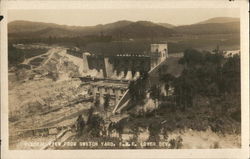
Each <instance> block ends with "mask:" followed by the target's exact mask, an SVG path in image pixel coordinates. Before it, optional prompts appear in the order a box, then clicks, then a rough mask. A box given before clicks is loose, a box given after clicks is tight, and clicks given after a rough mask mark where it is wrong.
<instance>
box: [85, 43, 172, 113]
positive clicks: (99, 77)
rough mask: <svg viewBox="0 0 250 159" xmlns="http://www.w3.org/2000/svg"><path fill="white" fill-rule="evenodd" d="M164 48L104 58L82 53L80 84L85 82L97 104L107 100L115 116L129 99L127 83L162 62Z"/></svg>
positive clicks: (162, 46) (152, 48)
mask: <svg viewBox="0 0 250 159" xmlns="http://www.w3.org/2000/svg"><path fill="white" fill-rule="evenodd" d="M167 57H168V46H167V44H166V43H164V44H151V45H150V50H148V51H145V52H142V53H140V54H138V53H133V52H131V53H123V54H121V53H117V54H115V55H110V56H105V55H96V54H94V53H89V52H84V53H83V55H82V59H83V75H84V76H83V77H81V79H82V81H85V82H86V81H89V82H90V87H89V92H90V93H91V95H92V96H93V98H94V100H95V101H96V100H98V103H99V104H100V105H103V104H104V99H105V97H106V96H109V97H110V110H111V109H112V112H113V113H116V112H117V110H119V107H122V106H124V105H125V104H126V103H127V101H128V100H129V95H128V86H129V81H132V80H137V79H138V78H139V77H140V76H141V75H142V74H145V73H150V72H152V70H155V68H157V67H159V65H160V64H161V63H162V62H163V61H165V60H166V58H167Z"/></svg>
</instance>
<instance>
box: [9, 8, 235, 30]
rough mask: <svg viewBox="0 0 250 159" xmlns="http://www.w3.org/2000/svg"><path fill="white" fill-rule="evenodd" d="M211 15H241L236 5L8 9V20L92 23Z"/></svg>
mask: <svg viewBox="0 0 250 159" xmlns="http://www.w3.org/2000/svg"><path fill="white" fill-rule="evenodd" d="M214 17H240V11H239V9H232V8H231V9H229V8H227V9H225V8H223V9H222V8H212V9H211V8H209V9H207V8H201V9H199V8H193V9H192V8H191V9H190V8H189V9H187V8H179V9H173V8H171V9H170V8H168V9H98V10H97V9H84V10H59V9H57V10H42V9H40V10H9V11H8V22H11V21H14V20H28V21H35V22H48V23H56V24H62V25H74V26H93V25H98V24H107V23H112V22H115V21H118V20H129V21H138V20H143V21H152V22H161V23H170V24H173V25H188V24H194V23H197V22H200V21H204V20H207V19H209V18H214Z"/></svg>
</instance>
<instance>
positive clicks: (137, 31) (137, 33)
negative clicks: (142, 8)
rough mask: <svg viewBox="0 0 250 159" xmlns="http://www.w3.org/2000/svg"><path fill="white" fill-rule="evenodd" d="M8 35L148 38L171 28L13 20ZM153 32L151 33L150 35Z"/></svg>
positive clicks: (127, 23) (148, 24) (149, 24)
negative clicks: (60, 23) (73, 24)
mask: <svg viewBox="0 0 250 159" xmlns="http://www.w3.org/2000/svg"><path fill="white" fill-rule="evenodd" d="M8 32H9V37H14V38H20V37H26V38H34V37H35V38H39V37H40V38H48V37H76V36H88V35H100V34H101V33H103V34H104V35H109V36H114V37H121V36H123V37H125V38H149V37H152V36H153V35H155V36H161V37H165V36H169V35H170V34H172V33H174V31H173V30H171V29H168V28H165V27H163V26H160V25H158V24H155V23H152V22H145V21H138V22H130V21H118V22H115V23H109V24H105V25H96V26H88V27H80V26H79V27H76V26H66V25H58V24H52V23H41V22H29V21H13V22H10V23H9V24H8ZM152 34H153V35H152Z"/></svg>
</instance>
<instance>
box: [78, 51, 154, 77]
mask: <svg viewBox="0 0 250 159" xmlns="http://www.w3.org/2000/svg"><path fill="white" fill-rule="evenodd" d="M83 63H84V64H83V65H84V68H85V69H84V71H85V74H87V75H89V76H92V77H100V78H110V79H126V80H133V79H136V78H138V77H139V76H140V74H141V73H142V72H148V71H149V70H150V68H151V61H150V57H149V56H143V55H120V56H119V55H117V56H109V57H103V56H95V55H83Z"/></svg>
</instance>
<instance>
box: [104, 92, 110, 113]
mask: <svg viewBox="0 0 250 159" xmlns="http://www.w3.org/2000/svg"><path fill="white" fill-rule="evenodd" d="M109 102H110V95H109V94H107V95H106V96H105V97H104V104H103V107H104V111H105V112H106V116H107V111H108V107H109Z"/></svg>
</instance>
